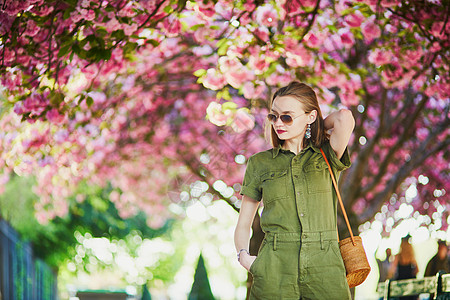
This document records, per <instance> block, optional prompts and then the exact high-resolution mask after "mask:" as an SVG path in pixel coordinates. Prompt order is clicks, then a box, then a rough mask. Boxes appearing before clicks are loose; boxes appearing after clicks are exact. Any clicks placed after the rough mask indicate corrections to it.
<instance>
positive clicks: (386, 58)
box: [369, 49, 392, 66]
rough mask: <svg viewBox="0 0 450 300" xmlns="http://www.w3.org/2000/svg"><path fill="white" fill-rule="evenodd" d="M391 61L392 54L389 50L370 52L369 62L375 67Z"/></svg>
mask: <svg viewBox="0 0 450 300" xmlns="http://www.w3.org/2000/svg"><path fill="white" fill-rule="evenodd" d="M391 59H392V54H391V53H390V52H389V50H384V49H374V50H372V51H370V54H369V61H370V62H371V63H372V64H374V65H377V66H381V65H385V64H388V63H389V62H390V61H391Z"/></svg>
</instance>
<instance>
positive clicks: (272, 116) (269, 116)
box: [267, 114, 278, 123]
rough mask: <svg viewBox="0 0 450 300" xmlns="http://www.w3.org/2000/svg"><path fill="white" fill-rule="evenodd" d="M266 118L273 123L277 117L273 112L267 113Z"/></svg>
mask: <svg viewBox="0 0 450 300" xmlns="http://www.w3.org/2000/svg"><path fill="white" fill-rule="evenodd" d="M267 118H268V119H269V121H270V122H272V123H275V122H276V121H277V119H278V117H277V116H276V115H274V114H268V115H267Z"/></svg>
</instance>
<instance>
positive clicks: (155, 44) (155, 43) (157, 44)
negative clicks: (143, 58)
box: [145, 39, 159, 47]
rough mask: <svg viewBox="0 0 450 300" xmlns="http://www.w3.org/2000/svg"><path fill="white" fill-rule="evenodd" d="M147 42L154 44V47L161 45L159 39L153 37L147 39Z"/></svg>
mask: <svg viewBox="0 0 450 300" xmlns="http://www.w3.org/2000/svg"><path fill="white" fill-rule="evenodd" d="M145 43H146V44H152V46H153V47H158V46H159V42H158V41H157V40H153V39H150V40H147V41H146V42H145Z"/></svg>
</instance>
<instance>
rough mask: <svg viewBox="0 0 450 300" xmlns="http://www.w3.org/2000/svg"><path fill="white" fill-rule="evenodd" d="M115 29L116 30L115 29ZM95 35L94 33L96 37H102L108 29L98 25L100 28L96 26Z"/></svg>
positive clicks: (106, 33)
mask: <svg viewBox="0 0 450 300" xmlns="http://www.w3.org/2000/svg"><path fill="white" fill-rule="evenodd" d="M116 31H117V30H116ZM95 35H96V36H97V37H99V36H100V37H102V38H104V37H105V36H107V35H108V31H106V29H105V28H103V27H100V28H98V29H97V30H96V31H95Z"/></svg>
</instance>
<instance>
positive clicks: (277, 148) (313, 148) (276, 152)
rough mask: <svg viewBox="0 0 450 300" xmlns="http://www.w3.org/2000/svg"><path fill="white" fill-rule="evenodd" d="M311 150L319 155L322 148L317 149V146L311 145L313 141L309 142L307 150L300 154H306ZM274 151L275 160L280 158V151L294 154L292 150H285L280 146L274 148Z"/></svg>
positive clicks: (304, 149)
mask: <svg viewBox="0 0 450 300" xmlns="http://www.w3.org/2000/svg"><path fill="white" fill-rule="evenodd" d="M309 148H311V149H312V150H314V151H315V152H317V153H320V148H317V147H315V146H314V145H313V144H312V143H311V141H308V145H307V146H306V147H305V148H303V149H302V151H300V152H299V154H300V153H302V152H305V151H306V150H308V149H309ZM272 149H273V153H272V157H273V158H275V157H277V156H278V153H280V151H286V152H292V151H291V150H286V149H283V148H282V146H281V145H278V147H276V148H272ZM292 153H293V152H292ZM294 154H295V153H294Z"/></svg>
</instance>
